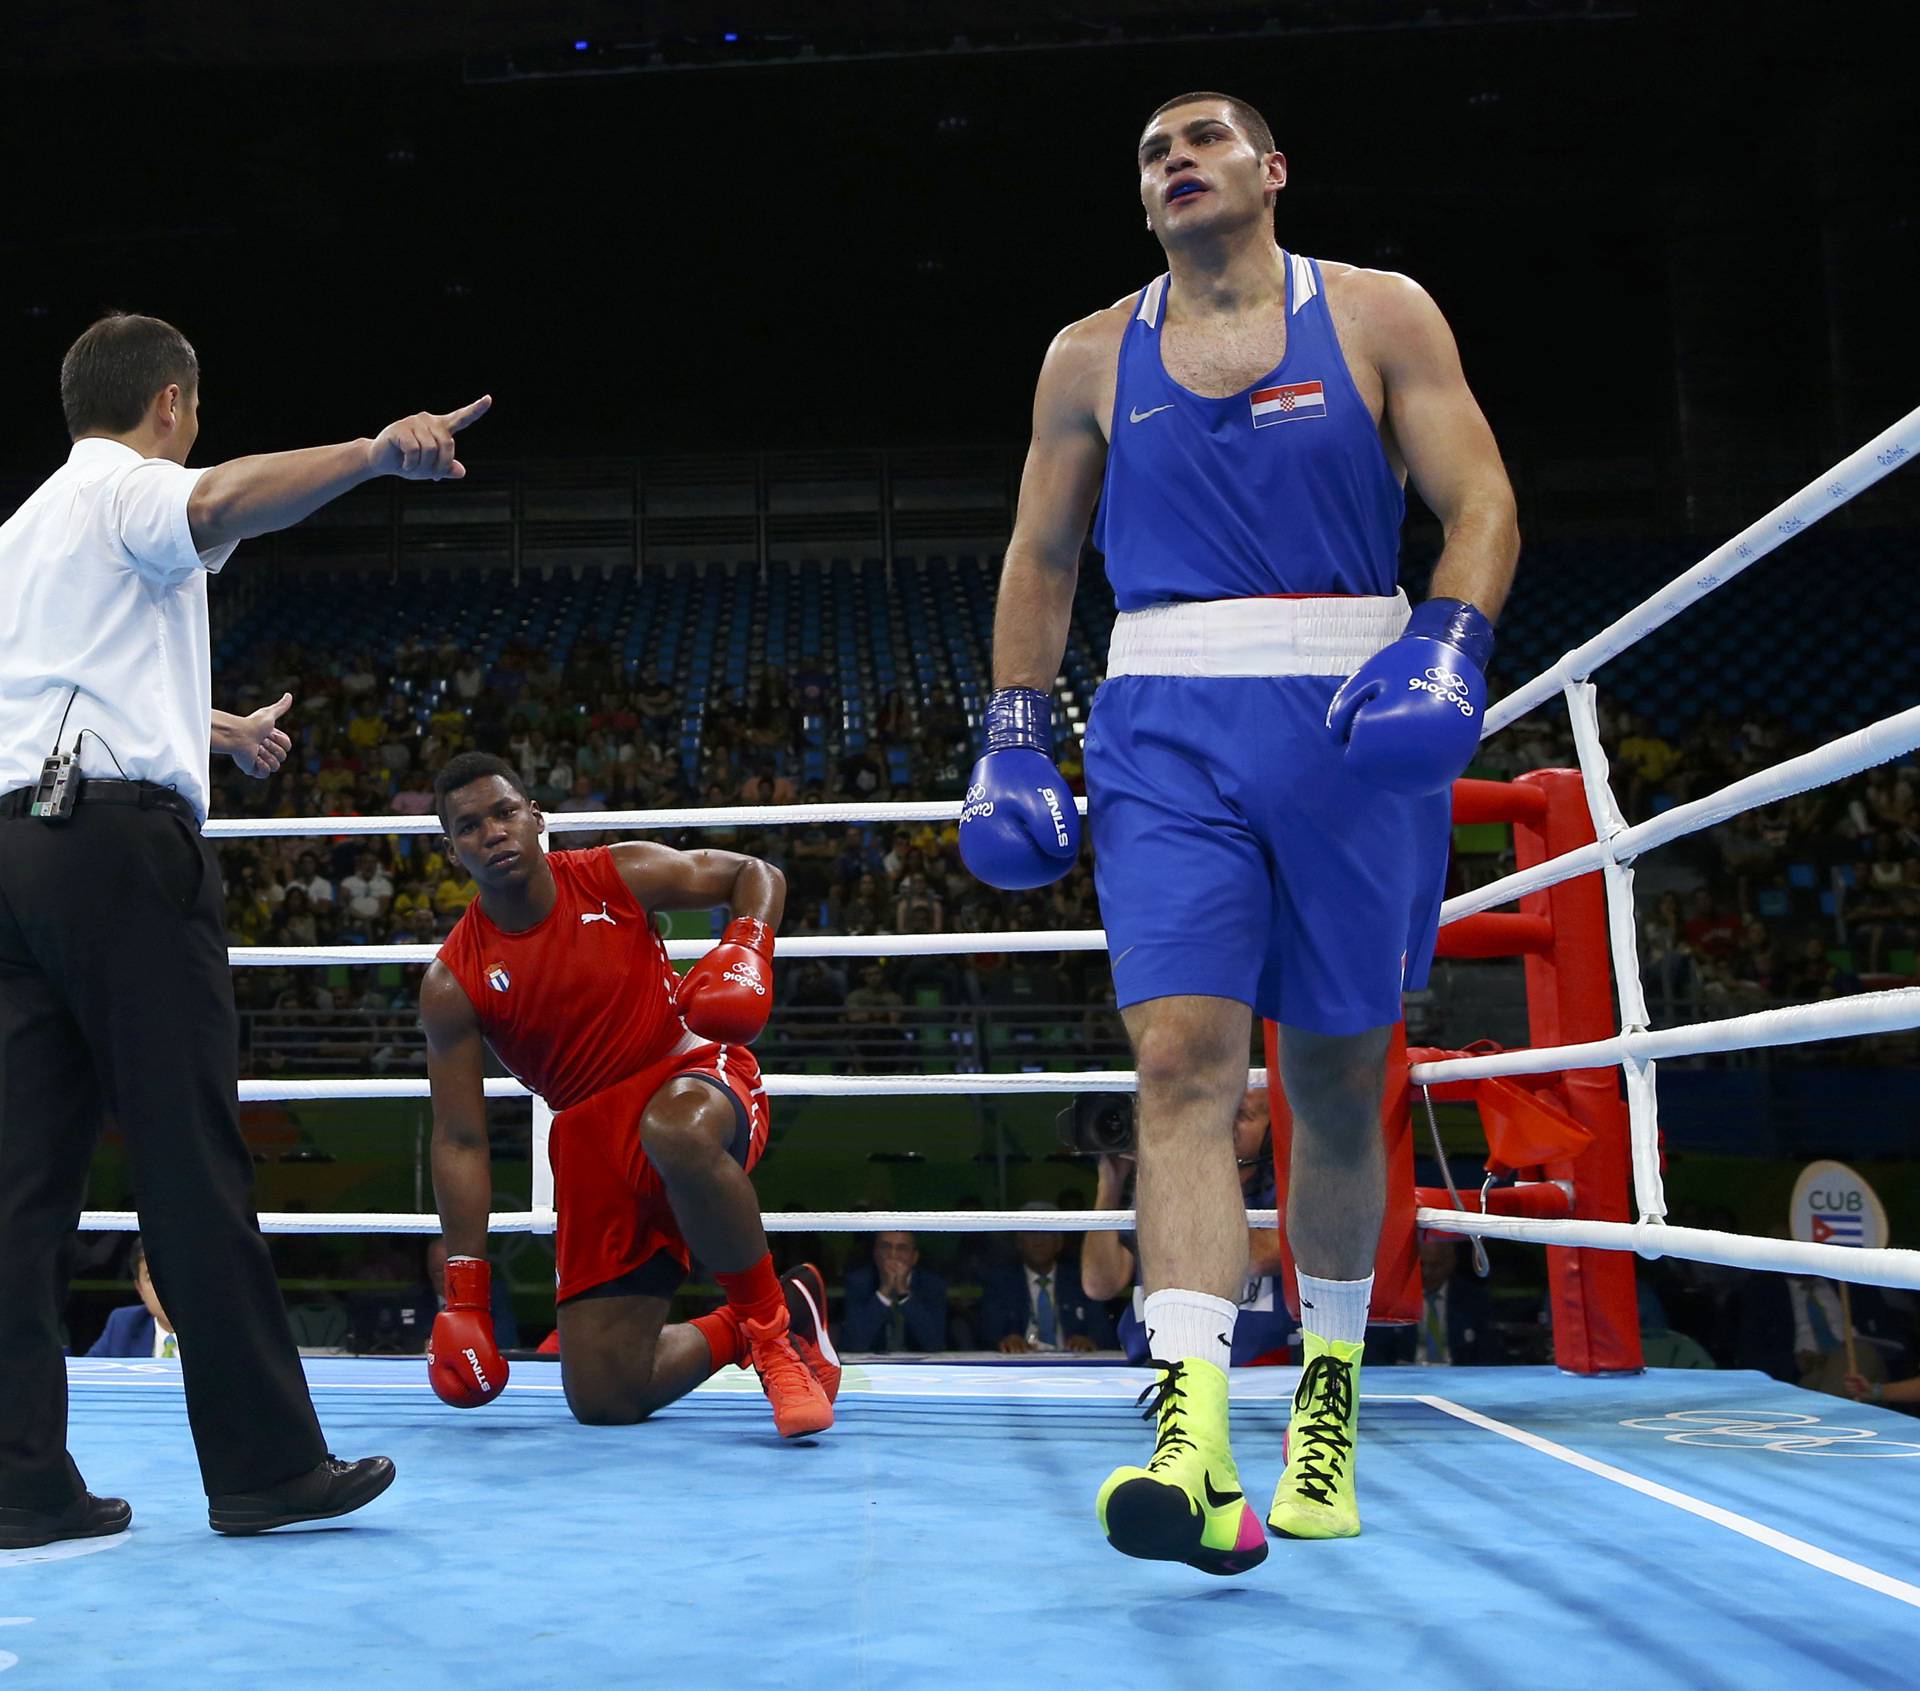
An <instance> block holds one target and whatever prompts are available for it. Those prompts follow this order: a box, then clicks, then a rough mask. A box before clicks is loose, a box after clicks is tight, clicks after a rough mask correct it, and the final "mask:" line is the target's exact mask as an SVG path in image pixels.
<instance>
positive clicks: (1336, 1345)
mask: <svg viewBox="0 0 1920 1691" xmlns="http://www.w3.org/2000/svg"><path fill="white" fill-rule="evenodd" d="M1301 1339H1302V1341H1303V1343H1302V1352H1303V1354H1304V1356H1305V1358H1306V1367H1305V1368H1304V1369H1303V1370H1302V1372H1301V1375H1300V1386H1299V1389H1298V1390H1297V1391H1295V1392H1294V1394H1293V1418H1292V1419H1291V1420H1290V1421H1289V1422H1288V1423H1287V1470H1286V1472H1285V1473H1284V1474H1282V1475H1281V1476H1280V1484H1279V1487H1278V1488H1277V1489H1276V1490H1275V1492H1274V1494H1273V1507H1272V1508H1271V1509H1270V1510H1268V1511H1267V1525H1268V1526H1269V1527H1271V1528H1272V1529H1273V1530H1274V1531H1275V1532H1277V1533H1280V1534H1281V1535H1283V1536H1284V1537H1287V1538H1353V1537H1356V1536H1357V1535H1358V1534H1359V1531H1360V1502H1359V1498H1358V1497H1357V1495H1356V1494H1355V1491H1354V1484H1353V1456H1354V1450H1353V1445H1354V1439H1355V1437H1356V1436H1357V1434H1358V1432H1359V1426H1360V1352H1361V1349H1362V1348H1363V1347H1361V1346H1360V1345H1349V1344H1342V1343H1340V1342H1339V1341H1338V1340H1337V1339H1323V1338H1321V1337H1320V1335H1319V1334H1318V1333H1303V1334H1302V1335H1301Z"/></svg>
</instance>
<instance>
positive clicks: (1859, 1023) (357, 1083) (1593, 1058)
mask: <svg viewBox="0 0 1920 1691" xmlns="http://www.w3.org/2000/svg"><path fill="white" fill-rule="evenodd" d="M1914 1027H1920V987H1912V986H1910V987H1901V988H1899V989H1897V990H1895V991H1892V992H1860V993H1855V994H1853V995H1852V996H1850V997H1846V998H1829V999H1826V1000H1825V1001H1823V1002H1821V1003H1818V1004H1796V1005H1791V1006H1789V1007H1788V1008H1786V1009H1784V1010H1759V1011H1756V1012H1755V1013H1754V1014H1752V1015H1750V1016H1729V1017H1728V1018H1727V1019H1726V1020H1724V1021H1718V1022H1689V1023H1688V1024H1686V1025H1685V1026H1684V1027H1676V1028H1658V1029H1654V1030H1652V1031H1649V1030H1647V1029H1640V1030H1637V1031H1634V1032H1630V1033H1624V1034H1616V1035H1614V1037H1613V1038H1611V1039H1595V1040H1590V1041H1588V1042H1587V1043H1585V1044H1582V1045H1539V1046H1530V1047H1528V1048H1526V1049H1524V1050H1520V1051H1496V1052H1492V1053H1489V1054H1488V1055H1485V1056H1478V1057H1449V1058H1445V1059H1443V1060H1441V1061H1438V1062H1432V1063H1415V1064H1414V1065H1413V1066H1412V1068H1410V1069H1409V1070H1408V1071H1407V1074H1408V1078H1409V1079H1410V1080H1411V1081H1412V1082H1413V1084H1414V1085H1416V1086H1437V1085H1439V1084H1440V1083H1441V1082H1442V1081H1448V1080H1469V1079H1475V1078H1478V1077H1480V1076H1483V1075H1514V1074H1552V1073H1556V1072H1559V1071H1562V1070H1569V1069H1600V1068H1607V1067H1610V1066H1611V1065H1613V1064H1615V1063H1618V1062H1619V1061H1620V1060H1621V1059H1622V1058H1623V1057H1626V1056H1629V1055H1631V1056H1633V1057H1636V1058H1638V1059H1640V1060H1641V1061H1652V1060H1656V1059H1658V1058H1662V1057H1691V1056H1699V1055H1702V1054H1704V1053H1706V1052H1713V1051H1751V1050H1754V1049H1756V1048H1758V1047H1761V1046H1772V1045H1806V1044H1810V1043H1812V1042H1813V1041H1815V1040H1821V1039H1847V1038H1852V1037H1855V1036H1858V1035H1861V1034H1875V1033H1900V1032H1904V1031H1905V1030H1906V1029H1909V1028H1914ZM762 1081H763V1083H764V1084H765V1086H766V1089H767V1095H768V1096H769V1097H770V1098H918V1097H942V1098H987V1097H1000V1096H1007V1095H1010V1094H1011V1095H1027V1094H1032V1093H1045V1092H1134V1091H1137V1090H1138V1089H1139V1076H1138V1075H1137V1074H1136V1073H1135V1072H1134V1071H1133V1070H1132V1069H1081V1070H1076V1069H1038V1070H1034V1071H1032V1072H1029V1073H1026V1074H889V1075H827V1074H770V1075H765V1076H763V1077H762ZM1247 1084H1248V1085H1249V1086H1256V1087H1257V1086H1265V1085H1266V1084H1267V1071H1266V1070H1265V1069H1249V1070H1248V1071H1247ZM430 1085H431V1083H430V1082H428V1081H425V1080H412V1079H394V1080H243V1081H241V1083H240V1101H241V1102H242V1103H245V1104H261V1103H274V1102H280V1103H290V1102H295V1101H299V1102H305V1103H318V1102H320V1101H322V1100H326V1099H341V1098H426V1097H430V1096H431V1093H430V1091H429V1087H430ZM485 1086H486V1094H487V1096H488V1097H489V1098H527V1097H531V1096H532V1094H531V1093H530V1092H529V1091H528V1089H527V1088H526V1086H525V1085H524V1084H522V1083H521V1082H520V1081H517V1080H510V1079H501V1078H495V1079H491V1080H488V1081H487V1082H486V1083H485Z"/></svg>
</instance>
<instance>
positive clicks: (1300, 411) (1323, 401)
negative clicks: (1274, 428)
mask: <svg viewBox="0 0 1920 1691" xmlns="http://www.w3.org/2000/svg"><path fill="white" fill-rule="evenodd" d="M1252 398H1253V426H1254V427H1255V428H1256V429H1264V428H1265V427H1266V426H1267V425H1268V424H1269V423H1290V422H1292V421H1293V420H1294V418H1296V417H1324V416H1325V415H1326V414H1327V393H1326V389H1325V388H1324V387H1322V386H1321V384H1320V383H1318V382H1292V383H1289V384H1288V385H1287V386H1286V387H1278V388H1256V389H1255V390H1254V392H1253V396H1252Z"/></svg>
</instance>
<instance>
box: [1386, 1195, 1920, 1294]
mask: <svg viewBox="0 0 1920 1691" xmlns="http://www.w3.org/2000/svg"><path fill="white" fill-rule="evenodd" d="M1413 1219H1414V1222H1415V1224H1416V1225H1417V1226H1420V1227H1435V1228H1440V1229H1442V1230H1444V1231H1446V1232H1449V1233H1472V1234H1477V1235H1478V1236H1479V1237H1481V1238H1484V1239H1511V1240H1515V1241H1517V1242H1519V1243H1522V1244H1529V1245H1565V1246H1575V1247H1582V1248H1586V1249H1590V1250H1601V1251H1636V1252H1638V1253H1639V1254H1640V1255H1641V1256H1643V1257H1647V1258H1654V1257H1662V1256H1673V1257H1680V1258H1683V1259H1684V1260H1686V1261H1688V1262H1717V1263H1722V1264H1724V1265H1725V1266H1726V1267H1728V1268H1758V1269H1766V1270H1770V1271H1772V1272H1775V1273H1781V1274H1815V1275H1819V1276H1820V1277H1821V1278H1823V1279H1827V1280H1849V1281H1852V1282H1853V1283H1854V1284H1856V1285H1862V1286H1911V1287H1916V1288H1920V1251H1891V1250H1882V1251H1870V1250H1862V1249H1859V1248H1857V1247H1855V1246H1852V1245H1813V1244H1808V1243H1806V1242H1804V1241H1802V1240H1799V1239H1765V1238H1761V1237H1759V1236H1758V1235H1755V1234H1748V1233H1718V1232H1715V1231H1713V1230H1712V1229H1711V1228H1705V1227H1667V1226H1664V1225H1662V1224H1660V1223H1656V1222H1647V1221H1640V1222H1625V1221H1532V1220H1528V1219H1527V1218H1525V1217H1524V1216H1517V1215H1478V1214H1475V1213H1474V1212H1473V1211H1472V1210H1430V1209H1425V1208H1422V1209H1417V1210H1415V1211H1414V1212H1413Z"/></svg>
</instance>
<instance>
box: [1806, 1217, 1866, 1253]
mask: <svg viewBox="0 0 1920 1691" xmlns="http://www.w3.org/2000/svg"><path fill="white" fill-rule="evenodd" d="M1866 1234H1867V1230H1866V1224H1865V1223H1864V1222H1862V1221H1861V1219H1860V1217H1859V1216H1857V1215H1822V1214H1820V1213H1819V1212H1818V1211H1817V1210H1816V1211H1815V1212H1814V1217H1813V1242H1814V1243H1815V1244H1816V1245H1862V1244H1865V1243H1866Z"/></svg>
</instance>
